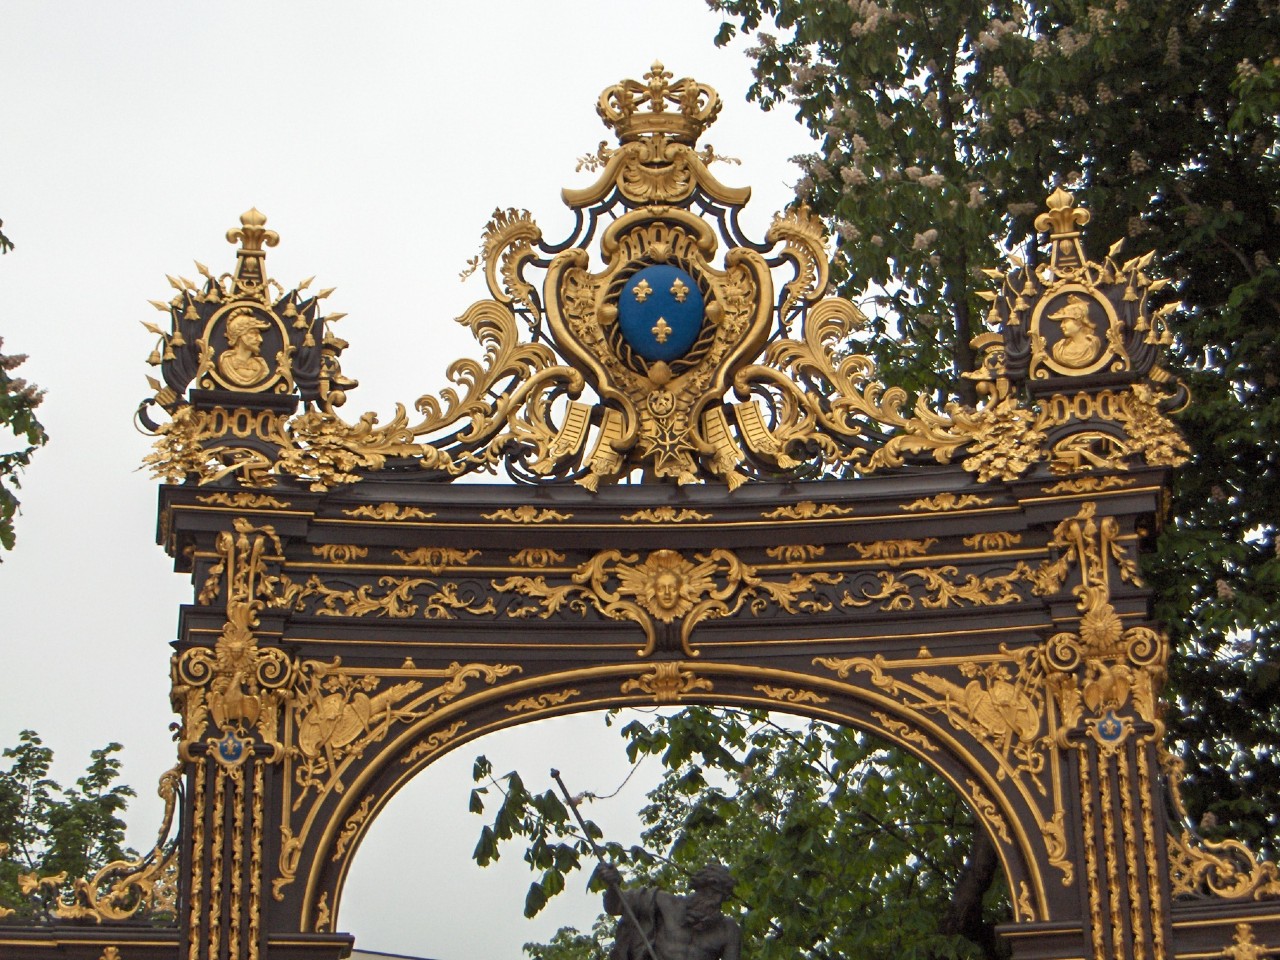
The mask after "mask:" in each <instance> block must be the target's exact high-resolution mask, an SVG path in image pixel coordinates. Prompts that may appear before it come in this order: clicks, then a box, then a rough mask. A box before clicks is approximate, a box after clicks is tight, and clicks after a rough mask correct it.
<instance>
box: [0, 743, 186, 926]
mask: <svg viewBox="0 0 1280 960" xmlns="http://www.w3.org/2000/svg"><path fill="white" fill-rule="evenodd" d="M181 782H182V767H181V766H177V767H174V768H173V769H172V770H169V771H167V772H165V773H164V774H163V775H162V776H161V777H160V785H159V787H158V789H157V792H158V793H159V795H160V798H161V799H162V800H163V801H164V814H163V816H162V818H161V823H160V830H159V834H158V836H157V838H156V842H155V846H153V847H152V848H151V850H150V851H149V852H148V853H147V854H146V855H145V856H142V857H138V858H137V859H136V860H116V861H113V862H111V863H108V864H107V865H106V866H104V867H102V868H100V869H99V870H98V871H97V872H96V873H94V875H93V876H92V877H89V878H88V879H85V878H77V879H76V880H75V881H74V882H73V883H72V887H71V891H70V899H61V898H60V899H59V900H58V901H57V904H56V906H55V907H54V915H55V916H57V917H59V918H61V919H65V920H93V921H95V922H97V923H101V922H103V921H119V920H128V919H130V918H133V917H136V916H138V914H140V913H142V912H151V913H176V898H177V888H176V885H175V884H174V882H173V881H174V878H173V872H174V871H175V870H176V869H177V863H178V855H179V841H180V837H179V836H178V835H177V834H175V833H174V830H173V826H174V822H175V820H174V814H175V811H176V810H177V801H178V797H179V793H180V785H181ZM0 846H2V845H0ZM3 853H4V851H3V850H0V854H3ZM66 879H67V875H66V872H65V871H64V872H63V873H61V874H59V875H57V876H56V877H44V878H38V877H36V876H35V875H34V874H31V875H27V876H25V877H23V876H20V877H19V878H18V882H19V886H20V887H21V888H23V892H24V893H27V892H30V889H28V888H32V887H36V886H50V887H52V888H55V889H56V888H57V887H59V886H61V885H62V884H63V883H64V882H65V881H66Z"/></svg>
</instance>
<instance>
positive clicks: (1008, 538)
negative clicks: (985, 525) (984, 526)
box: [961, 531, 1022, 553]
mask: <svg viewBox="0 0 1280 960" xmlns="http://www.w3.org/2000/svg"><path fill="white" fill-rule="evenodd" d="M1021 542H1022V534H1020V533H1008V532H1006V531H997V532H994V533H975V534H974V535H973V536H971V537H965V538H964V539H963V540H962V541H961V543H963V544H964V545H965V546H966V547H968V548H970V549H971V550H974V551H976V552H978V553H993V552H996V551H999V550H1008V549H1009V548H1010V547H1013V546H1016V545H1017V544H1019V543H1021Z"/></svg>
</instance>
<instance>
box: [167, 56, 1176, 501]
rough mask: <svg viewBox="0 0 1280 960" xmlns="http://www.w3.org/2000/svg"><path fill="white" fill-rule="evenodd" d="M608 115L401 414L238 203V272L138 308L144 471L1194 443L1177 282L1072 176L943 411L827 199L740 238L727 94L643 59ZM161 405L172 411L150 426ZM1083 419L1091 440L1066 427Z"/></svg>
mask: <svg viewBox="0 0 1280 960" xmlns="http://www.w3.org/2000/svg"><path fill="white" fill-rule="evenodd" d="M598 110H599V113H600V116H601V118H602V119H603V120H604V122H605V125H606V126H608V127H610V128H612V129H613V130H615V131H616V133H617V135H618V138H619V144H618V146H617V147H609V146H607V145H602V146H601V147H600V149H599V150H598V151H597V152H596V153H595V154H594V155H593V156H591V157H590V158H588V160H587V161H586V162H585V163H584V164H582V165H581V166H585V167H586V168H588V169H591V170H593V171H595V172H596V173H597V178H596V181H595V183H594V184H592V185H590V186H588V187H584V188H581V189H574V190H566V191H565V192H564V200H565V202H566V203H567V204H568V206H569V207H570V208H571V209H572V210H573V211H574V212H575V213H576V214H577V223H578V226H577V228H576V230H575V232H574V233H573V234H572V235H571V236H570V237H569V238H568V239H566V240H564V241H563V242H560V243H555V244H550V243H547V242H546V241H545V240H544V238H543V235H542V231H541V229H540V228H539V227H538V225H537V223H536V222H535V220H534V218H533V216H532V215H531V214H530V213H529V212H528V211H526V210H517V209H514V208H510V209H498V210H495V211H494V214H493V217H492V218H491V220H490V221H489V223H488V225H487V226H486V228H485V230H484V232H483V239H482V245H481V251H480V254H479V256H478V257H477V258H476V260H475V261H474V266H475V267H476V268H480V267H483V270H482V275H483V276H484V278H485V282H486V284H487V287H488V293H489V298H488V299H485V300H481V301H479V302H477V303H475V304H474V305H473V306H472V307H471V308H469V309H468V310H467V311H466V312H465V313H464V314H463V315H462V316H461V317H460V318H459V322H460V323H461V324H463V325H464V326H465V327H467V328H468V329H469V330H470V331H471V333H472V334H473V335H474V337H475V338H476V340H477V341H478V342H479V344H480V345H481V346H482V347H483V348H484V357H483V360H480V361H476V360H471V359H462V360H458V361H457V362H455V363H454V364H453V365H452V366H450V367H449V369H448V371H447V376H448V377H449V379H450V380H452V381H453V383H454V384H455V386H454V387H450V388H447V389H445V390H443V391H441V392H440V393H439V394H438V395H433V394H426V395H423V396H422V397H419V398H418V400H417V401H416V402H415V403H414V404H413V410H414V412H415V413H416V414H417V417H416V419H415V418H413V417H411V416H410V413H409V411H408V410H407V409H406V407H405V406H404V405H400V406H397V408H396V411H395V413H394V415H393V416H392V417H391V419H390V420H389V421H388V422H387V423H385V424H383V423H379V422H378V418H377V417H376V416H374V415H373V414H371V413H366V414H364V415H362V416H360V417H358V418H357V419H356V420H355V421H347V420H344V419H343V418H342V417H341V416H340V415H339V413H338V407H339V406H340V405H341V404H342V402H343V401H345V399H346V394H347V391H348V390H349V389H350V388H352V387H354V386H355V383H354V381H351V380H348V379H347V378H345V377H344V376H343V375H342V374H341V372H340V369H339V366H338V358H339V355H340V354H341V352H342V350H343V348H345V346H346V344H345V342H344V341H342V340H340V339H338V338H337V337H335V336H334V335H333V333H332V331H331V329H330V326H329V325H330V324H331V323H332V321H333V320H335V319H337V318H338V317H339V316H341V315H340V314H339V315H334V314H331V315H330V316H329V317H328V318H327V319H326V318H322V317H321V316H320V314H319V303H320V301H321V300H323V299H324V298H325V297H327V296H328V295H329V294H330V293H331V292H332V291H330V290H324V291H321V292H320V293H319V294H317V295H315V296H313V297H307V296H306V295H305V290H306V288H307V286H308V284H309V281H308V282H306V283H302V284H299V286H298V288H297V289H295V290H293V291H287V292H286V291H283V289H282V288H280V287H279V285H278V284H276V283H275V281H273V280H270V279H269V278H268V277H267V276H266V274H265V252H264V250H265V247H269V246H274V245H275V244H276V243H277V242H278V240H279V238H278V236H277V235H276V234H275V233H274V232H272V231H269V230H266V229H265V222H266V220H265V218H264V217H262V215H261V214H259V213H258V212H257V211H250V212H249V213H247V214H245V216H244V218H242V226H241V228H240V229H238V230H234V231H231V233H229V234H228V237H229V238H230V239H232V241H233V242H240V243H241V247H240V249H239V250H238V251H237V258H238V264H237V268H236V271H235V273H234V274H230V275H225V276H223V277H218V278H215V277H213V276H212V275H211V274H209V272H208V271H207V270H206V269H204V268H203V267H201V268H200V269H201V273H202V274H203V275H204V276H205V283H204V285H203V286H200V285H197V284H194V283H192V282H191V281H187V280H183V279H180V278H179V279H173V278H171V283H172V285H173V286H174V288H175V290H176V291H177V292H176V295H175V296H174V297H173V298H172V300H171V301H169V302H167V303H166V302H157V306H158V307H159V308H160V309H161V310H162V311H164V312H165V313H166V314H167V315H168V316H169V319H170V328H171V329H170V330H169V331H165V330H162V329H160V328H159V327H155V326H154V325H149V328H150V329H152V331H153V332H154V333H156V335H157V336H158V337H160V345H159V346H158V347H157V351H156V352H155V354H154V355H153V361H154V362H155V363H157V364H158V365H159V366H160V367H161V368H162V371H163V373H164V378H165V382H164V384H161V383H160V382H158V381H156V382H155V383H154V387H155V389H156V396H155V397H154V399H153V400H151V401H148V404H146V405H144V411H143V414H144V415H143V422H144V424H146V425H148V426H149V427H151V428H152V429H153V430H155V431H156V433H157V437H158V440H157V445H156V449H155V451H154V452H153V453H152V454H151V455H149V456H148V457H147V463H148V465H149V466H151V468H152V469H153V471H155V472H156V474H157V475H158V476H160V477H162V478H164V479H165V480H167V481H170V482H176V481H181V480H186V479H194V480H196V481H198V482H200V483H211V482H214V481H218V480H223V479H227V478H230V479H233V480H234V481H235V482H236V483H238V484H240V485H247V486H265V485H268V484H271V483H274V482H276V481H277V480H278V479H279V478H282V477H285V478H292V479H294V480H296V481H299V482H301V483H303V484H305V485H307V486H309V487H310V488H311V489H313V490H317V491H324V490H329V489H332V488H334V487H339V486H342V485H345V484H350V483H353V482H356V481H357V480H359V479H360V478H361V477H363V476H366V475H368V474H370V473H376V472H378V471H381V470H384V469H386V468H387V467H388V466H389V465H391V464H393V463H394V464H404V465H409V464H414V463H416V464H417V465H418V467H419V468H420V469H422V470H423V471H425V472H426V473H425V475H426V476H429V477H431V478H433V479H439V480H443V481H447V480H451V479H453V478H455V477H458V476H461V475H462V474H465V473H470V472H473V471H478V470H479V471H495V470H497V469H499V468H501V469H505V470H506V471H507V472H509V473H510V474H511V475H512V476H513V477H515V478H516V479H518V480H521V481H525V482H529V483H538V484H543V483H557V482H576V483H578V484H580V485H582V486H584V487H586V488H587V489H590V490H596V489H597V488H598V487H599V486H600V485H601V484H608V483H614V482H617V481H619V480H622V479H624V478H638V479H642V480H645V481H668V482H673V483H677V484H688V483H701V482H706V481H710V480H716V481H719V482H722V483H724V484H725V485H727V486H728V487H729V489H733V488H735V487H737V486H739V485H740V484H742V483H744V482H746V481H748V480H750V479H763V478H770V479H783V478H790V479H794V478H807V477H816V476H820V475H823V474H829V473H833V472H840V473H844V474H846V475H848V474H851V473H855V474H866V473H872V472H875V471H881V470H888V469H896V468H898V467H901V466H903V465H905V464H907V463H926V462H930V461H933V462H941V463H949V462H958V463H960V464H961V465H962V466H963V467H964V469H966V470H968V471H970V472H971V473H973V474H974V475H975V476H976V477H977V479H978V480H979V481H980V482H986V481H992V480H1014V479H1017V478H1019V477H1021V476H1023V475H1025V474H1027V473H1028V472H1029V471H1031V470H1033V469H1035V468H1036V467H1037V466H1038V465H1040V464H1042V463H1043V462H1045V461H1051V462H1052V464H1053V466H1054V469H1056V470H1059V471H1065V472H1071V471H1073V470H1075V471H1081V470H1089V469H1095V468H1098V467H1100V466H1105V467H1108V468H1114V469H1123V468H1124V465H1125V463H1126V461H1127V460H1130V459H1137V460H1141V461H1144V462H1146V463H1150V464H1170V463H1176V462H1179V460H1180V458H1182V457H1184V456H1185V445H1184V444H1183V443H1182V441H1181V438H1180V437H1179V436H1178V434H1177V431H1176V429H1175V428H1174V427H1173V425H1172V424H1171V422H1170V421H1169V420H1168V418H1167V414H1168V412H1169V411H1170V409H1172V406H1173V405H1176V403H1177V402H1180V399H1179V398H1180V397H1181V395H1182V392H1181V389H1180V388H1179V387H1178V386H1177V385H1176V383H1174V382H1173V381H1172V379H1171V378H1170V377H1169V376H1168V375H1167V374H1165V373H1163V371H1161V370H1160V369H1159V368H1158V367H1156V366H1155V363H1156V360H1157V359H1158V353H1159V351H1160V349H1162V348H1163V346H1164V345H1165V344H1166V343H1167V341H1168V338H1167V334H1166V333H1165V332H1164V330H1163V322H1164V317H1165V316H1167V314H1168V312H1169V310H1170V309H1172V308H1171V307H1167V306H1166V307H1161V308H1159V309H1153V308H1151V307H1149V305H1148V298H1149V297H1150V296H1151V295H1153V294H1156V293H1157V292H1158V291H1159V290H1160V289H1161V288H1162V287H1163V286H1164V284H1165V281H1163V280H1158V279H1151V278H1150V277H1149V276H1148V273H1147V270H1148V268H1149V266H1150V264H1151V262H1152V256H1151V255H1150V254H1148V255H1145V256H1143V257H1139V258H1136V259H1133V260H1130V261H1126V262H1124V263H1120V262H1118V261H1116V260H1115V259H1114V256H1115V253H1116V249H1117V248H1113V249H1112V251H1111V253H1110V254H1109V255H1108V257H1107V258H1106V259H1105V260H1104V261H1103V262H1102V263H1094V262H1092V261H1089V260H1088V259H1087V258H1086V256H1085V253H1084V248H1083V245H1082V242H1081V240H1080V235H1079V229H1078V228H1079V227H1080V226H1082V225H1083V224H1084V223H1086V222H1087V221H1088V214H1087V212H1086V211H1084V210H1083V209H1081V208H1078V207H1076V206H1074V205H1073V202H1072V197H1071V195H1070V194H1068V193H1066V192H1065V191H1062V190H1057V191H1055V192H1054V193H1053V195H1052V196H1050V197H1049V200H1048V211H1047V212H1046V213H1045V214H1043V215H1042V216H1041V218H1040V220H1039V221H1037V226H1038V228H1039V229H1042V230H1044V231H1046V232H1048V234H1049V248H1050V251H1051V256H1050V260H1049V262H1048V263H1046V264H1044V265H1043V266H1042V267H1039V268H1035V269H1032V268H1028V267H1026V266H1025V265H1023V264H1021V263H1020V262H1018V261H1015V264H1016V269H1015V270H1014V272H1013V273H1011V274H1010V275H1008V276H1005V275H1004V274H1002V273H999V272H998V271H989V273H990V275H991V276H992V277H993V278H994V279H998V280H1000V281H1001V282H1002V284H1003V286H1002V287H1001V289H1000V290H999V292H988V293H987V294H986V296H987V298H988V299H989V301H990V302H991V305H992V306H991V312H990V315H989V320H990V321H991V322H992V324H993V325H994V326H995V327H997V328H998V330H999V332H998V333H993V334H987V335H984V336H983V337H980V338H979V341H975V344H976V346H977V347H978V348H979V351H980V353H981V354H982V357H983V359H982V362H981V363H980V364H979V367H978V369H977V370H975V371H973V372H972V373H970V374H968V376H971V377H972V378H974V379H975V380H977V381H978V385H979V393H980V395H982V397H983V402H982V404H981V405H980V406H978V407H976V408H973V407H965V406H961V405H959V404H956V403H945V404H943V405H942V406H941V407H940V408H938V409H935V408H933V407H931V406H930V403H929V399H928V398H926V397H920V398H918V399H916V400H914V401H913V400H912V398H911V397H909V396H908V395H907V393H906V392H905V391H903V390H901V389H899V388H897V387H892V388H886V387H885V386H884V385H883V384H882V383H881V382H880V381H879V380H878V379H877V374H876V369H875V366H874V364H873V363H872V361H871V360H870V359H869V358H868V357H867V356H865V355H863V354H862V353H859V352H858V350H857V344H858V338H859V337H860V336H862V335H863V331H864V329H865V325H866V318H865V317H864V316H863V315H862V313H861V312H860V311H859V310H858V308H857V307H856V306H854V305H853V304H852V303H851V302H849V301H848V300H844V299H841V298H839V297H835V296H830V295H828V285H829V280H830V270H829V258H828V239H827V236H826V228H825V226H824V224H823V223H822V221H821V220H820V219H819V218H818V217H816V216H815V215H814V214H813V213H812V211H810V210H809V209H808V208H807V207H805V206H803V205H797V206H793V207H791V208H789V209H787V210H785V211H783V212H781V213H779V214H777V215H776V216H775V217H774V219H773V222H772V223H771V224H770V226H769V228H768V230H767V231H766V233H765V237H764V240H763V242H761V243H753V242H750V241H747V240H746V239H745V238H743V236H742V234H741V232H740V231H739V230H738V229H737V219H736V218H737V216H738V213H739V211H740V210H741V209H742V207H743V206H744V205H745V204H746V202H747V200H748V197H749V191H747V190H743V189H735V188H730V187H726V186H725V185H723V184H721V183H720V182H719V181H717V180H716V179H715V177H714V176H712V174H711V173H710V171H709V169H708V164H709V163H711V162H712V161H713V160H715V159H719V158H717V157H716V156H715V154H714V151H712V150H711V148H710V147H706V148H704V149H699V148H698V147H697V143H698V140H699V138H700V137H701V136H702V135H703V134H704V132H705V131H706V129H707V127H708V126H709V125H710V124H711V123H713V122H714V120H715V118H716V116H717V114H718V113H719V110H720V98H719V96H718V95H717V94H716V93H715V91H714V90H712V89H711V88H710V87H707V86H706V85H705V84H701V83H698V82H697V81H695V80H693V79H690V78H682V79H680V80H675V79H674V75H673V74H672V73H671V72H670V71H668V70H666V69H665V68H664V67H663V66H662V64H660V63H655V64H653V66H652V68H651V69H650V70H649V71H648V72H647V73H646V74H645V75H644V79H643V80H642V81H636V80H624V81H622V82H621V83H619V84H616V85H614V86H612V87H610V88H608V89H607V90H606V91H605V92H604V93H603V94H602V95H601V97H600V101H599V104H598ZM1063 231H1065V232H1063ZM593 254H594V255H595V256H593ZM596 263H598V264H600V265H602V266H601V267H600V269H596V268H595V264H596ZM539 271H540V272H541V273H542V274H543V275H542V278H541V280H540V281H539V280H538V278H537V277H536V276H534V274H535V273H536V272H539ZM788 271H789V275H783V274H784V273H786V272H788ZM775 274H778V276H776V277H775ZM522 325H523V327H524V328H525V330H526V331H527V333H528V337H529V338H528V339H527V340H524V339H522V333H521V326H522ZM1117 375H1119V376H1120V377H1121V379H1123V380H1125V382H1126V384H1128V385H1129V386H1130V387H1131V390H1129V392H1128V394H1127V396H1126V399H1125V401H1124V402H1123V403H1121V404H1119V405H1118V406H1116V407H1115V410H1114V411H1113V414H1114V415H1112V416H1110V417H1103V418H1101V420H1098V418H1083V419H1082V418H1080V417H1068V418H1066V419H1065V420H1064V419H1063V418H1061V417H1058V416H1056V415H1055V414H1054V412H1053V409H1052V408H1053V404H1050V403H1046V402H1042V400H1043V397H1044V396H1045V395H1046V390H1047V389H1048V390H1051V389H1055V388H1059V387H1065V386H1066V385H1068V384H1069V385H1070V386H1071V388H1072V389H1075V390H1080V391H1083V392H1084V393H1086V394H1088V393H1089V392H1090V391H1095V390H1096V389H1100V385H1099V384H1098V383H1097V382H1096V379H1097V378H1098V377H1105V378H1110V380H1111V381H1112V382H1114V381H1115V379H1116V377H1117ZM1091 378H1093V379H1091ZM188 389H190V393H189V395H188V394H187V391H188ZM1125 389H1127V388H1125ZM229 403H233V404H234V410H233V409H232V408H231V407H229V406H228V404H229ZM299 404H301V406H302V409H301V411H298V409H297V408H298V406H299ZM151 406H159V407H160V408H163V409H164V410H165V411H167V412H168V414H169V417H170V419H169V420H168V422H167V423H165V424H162V425H161V424H155V423H152V422H151V420H150V419H149V416H148V415H147V409H148V408H149V407H151ZM1086 425H1087V426H1089V427H1090V429H1091V430H1092V431H1093V433H1092V434H1091V435H1090V437H1088V438H1082V437H1081V436H1077V435H1078V434H1080V432H1081V429H1082V428H1083V427H1084V426H1086Z"/></svg>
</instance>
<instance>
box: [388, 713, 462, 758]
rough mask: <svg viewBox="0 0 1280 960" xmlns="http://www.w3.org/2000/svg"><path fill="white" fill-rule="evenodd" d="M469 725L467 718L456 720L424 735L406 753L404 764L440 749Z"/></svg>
mask: <svg viewBox="0 0 1280 960" xmlns="http://www.w3.org/2000/svg"><path fill="white" fill-rule="evenodd" d="M466 725H467V721H465V720H455V721H454V722H453V723H451V724H449V726H447V727H442V728H441V729H439V730H436V731H435V732H433V733H431V734H428V735H427V736H426V737H423V738H422V739H421V740H420V741H418V742H417V743H416V744H414V745H413V747H412V748H411V749H410V750H409V752H408V753H406V754H405V755H404V759H402V760H401V761H400V762H401V763H404V764H409V763H413V762H414V761H415V760H417V759H418V758H419V757H425V756H430V755H431V754H434V753H436V752H438V751H439V750H440V748H441V747H443V746H444V745H445V744H447V743H449V741H451V740H452V739H453V738H454V737H456V736H457V735H458V733H459V732H460V731H461V730H462V728H463V727H465V726H466Z"/></svg>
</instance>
